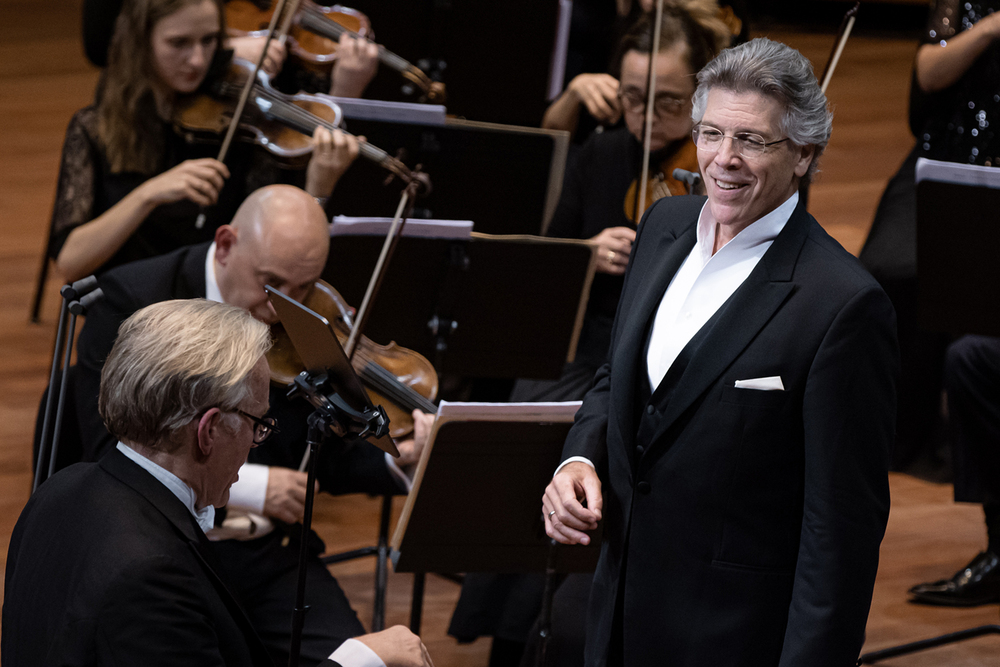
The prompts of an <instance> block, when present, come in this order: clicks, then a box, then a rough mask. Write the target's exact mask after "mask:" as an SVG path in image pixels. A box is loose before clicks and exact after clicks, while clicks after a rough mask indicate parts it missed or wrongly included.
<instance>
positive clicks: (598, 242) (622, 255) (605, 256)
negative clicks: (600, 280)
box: [590, 227, 635, 276]
mask: <svg viewBox="0 0 1000 667" xmlns="http://www.w3.org/2000/svg"><path fill="white" fill-rule="evenodd" d="M633 241H635V230H634V229H631V228H629V227H609V228H608V229H605V230H604V231H602V232H601V233H600V234H598V235H597V236H595V237H593V238H592V239H590V242H591V243H592V244H593V245H595V246H597V271H598V272H599V273H608V274H611V275H613V276H620V275H623V274H624V273H625V269H626V267H628V257H629V254H630V253H631V252H632V242H633Z"/></svg>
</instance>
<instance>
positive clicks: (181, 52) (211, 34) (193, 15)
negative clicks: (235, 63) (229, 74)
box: [150, 0, 220, 93]
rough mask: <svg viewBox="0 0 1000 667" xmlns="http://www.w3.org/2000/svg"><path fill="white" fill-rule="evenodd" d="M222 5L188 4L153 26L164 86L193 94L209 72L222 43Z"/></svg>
mask: <svg viewBox="0 0 1000 667" xmlns="http://www.w3.org/2000/svg"><path fill="white" fill-rule="evenodd" d="M219 30H220V20H219V8H218V7H217V6H216V4H215V2H213V0H202V2H200V3H194V4H189V5H185V6H184V7H182V8H180V9H178V10H177V11H176V12H174V13H173V14H170V15H168V16H165V17H163V18H162V19H160V20H159V21H157V22H156V25H154V26H153V30H152V33H151V34H150V49H151V52H152V56H153V69H154V71H155V73H156V77H157V79H159V81H158V83H159V84H160V86H161V87H162V88H164V89H165V90H167V91H170V92H174V93H193V92H194V91H195V90H197V89H198V86H200V85H201V82H202V81H203V80H204V79H205V75H206V74H207V73H208V66H209V65H210V64H211V62H212V57H213V56H214V55H215V49H216V47H217V46H218V38H219Z"/></svg>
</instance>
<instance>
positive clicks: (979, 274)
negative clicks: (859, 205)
mask: <svg viewBox="0 0 1000 667" xmlns="http://www.w3.org/2000/svg"><path fill="white" fill-rule="evenodd" d="M916 178H917V268H918V272H917V287H918V290H919V294H918V305H919V313H920V325H921V326H922V327H923V328H925V329H929V330H931V331H945V332H949V333H953V334H969V333H975V334H984V335H993V336H996V335H1000V298H998V297H997V292H996V290H995V289H986V290H981V289H969V286H970V285H988V286H994V285H997V284H1000V269H998V264H997V261H996V256H995V255H996V247H997V245H998V243H1000V229H998V228H997V225H996V213H995V212H996V211H997V210H998V209H1000V170H998V169H996V168H995V167H980V166H977V165H964V164H957V163H952V162H940V161H937V160H927V159H926V158H920V159H918V160H917V168H916ZM969 239H975V242H974V243H970V242H969ZM995 634H1000V624H992V625H981V626H978V627H975V628H969V629H967V630H960V631H958V632H951V633H948V634H945V635H941V636H938V637H932V638H930V639H923V640H920V641H916V642H910V643H907V644H901V645H899V646H893V647H890V648H885V649H881V650H878V651H871V652H869V653H865V654H863V655H862V656H861V657H860V658H858V664H859V665H865V664H872V663H875V662H879V661H881V660H887V659H889V658H894V657H896V656H900V655H909V654H910V653H916V652H918V651H924V650H926V649H929V648H935V647H937V646H944V645H946V644H953V643H955V642H959V641H964V640H966V639H972V638H974V637H982V636H983V635H995Z"/></svg>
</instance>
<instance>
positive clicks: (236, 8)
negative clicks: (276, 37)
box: [226, 0, 445, 104]
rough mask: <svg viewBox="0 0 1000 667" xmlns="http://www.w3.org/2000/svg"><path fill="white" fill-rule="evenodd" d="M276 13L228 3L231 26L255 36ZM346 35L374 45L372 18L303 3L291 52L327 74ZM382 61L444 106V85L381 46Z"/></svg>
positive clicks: (239, 1)
mask: <svg viewBox="0 0 1000 667" xmlns="http://www.w3.org/2000/svg"><path fill="white" fill-rule="evenodd" d="M273 13H274V8H273V6H272V5H271V4H270V3H268V5H267V8H266V9H261V8H260V6H259V5H258V4H256V3H254V2H252V1H251V0H230V2H228V3H226V23H227V25H228V26H229V27H230V28H233V29H235V30H239V31H244V32H246V33H248V34H251V35H257V34H258V31H260V30H262V29H263V28H266V27H267V25H268V22H269V21H270V20H271V17H272V15H273ZM344 34H347V35H350V36H351V37H354V38H355V39H362V40H365V41H372V40H371V23H370V21H369V20H368V17H367V16H365V15H364V14H362V13H361V12H359V11H357V10H356V9H351V8H350V7H342V6H341V5H334V6H332V7H323V6H321V5H318V4H316V3H315V2H313V1H312V0H300V2H299V6H298V10H297V11H296V13H295V16H294V18H293V19H292V25H291V29H290V33H289V42H290V45H289V52H290V53H291V54H292V55H294V56H296V57H297V58H299V59H300V60H301V61H302V62H303V63H305V64H306V65H307V66H310V67H312V68H313V69H324V70H327V69H329V68H330V67H332V65H333V63H334V61H335V60H336V59H337V46H338V42H339V40H340V37H341V35H344ZM378 60H379V62H380V63H381V64H383V65H385V66H386V67H389V68H390V69H393V70H395V71H397V72H399V73H400V74H401V75H402V76H403V77H404V78H405V79H406V80H407V81H409V82H410V83H412V84H413V85H415V86H417V88H419V89H420V90H421V91H422V92H423V94H424V97H425V98H426V99H427V101H429V102H435V103H437V104H443V103H444V100H445V88H444V84H443V83H441V82H439V81H433V80H431V78H430V77H429V76H427V74H425V73H424V72H423V70H421V69H420V68H418V67H416V66H415V65H413V64H411V63H410V62H409V61H407V60H406V59H404V58H402V57H400V56H398V55H396V54H395V53H393V52H392V51H390V50H389V49H387V48H385V47H384V46H382V45H381V44H379V45H378Z"/></svg>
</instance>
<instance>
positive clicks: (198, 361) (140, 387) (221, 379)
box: [98, 299, 271, 452]
mask: <svg viewBox="0 0 1000 667" xmlns="http://www.w3.org/2000/svg"><path fill="white" fill-rule="evenodd" d="M270 347H271V334H270V330H269V329H268V327H267V325H266V324H263V323H262V322H258V321H257V320H255V319H254V318H253V317H251V315H250V313H248V312H247V311H245V310H243V309H242V308H237V307H235V306H230V305H227V304H223V303H216V302H213V301H207V300H205V299H186V300H175V301H163V302H161V303H156V304H153V305H151V306H147V307H146V308H143V309H142V310H140V311H138V312H136V313H135V314H134V315H132V316H131V317H130V318H128V319H127V320H125V322H123V323H122V325H121V328H120V329H119V330H118V339H117V340H116V341H115V345H114V347H113V348H112V350H111V354H109V355H108V360H107V362H105V364H104V370H103V372H102V373H101V392H100V399H99V402H98V409H99V411H100V414H101V418H103V419H104V423H105V424H107V427H108V430H109V431H110V432H111V433H112V434H113V435H114V436H115V437H116V438H118V439H119V440H122V441H126V442H130V443H136V444H141V445H144V446H147V447H151V448H154V449H160V450H162V451H166V452H171V451H173V450H175V449H176V448H177V446H178V445H179V444H180V442H179V440H178V439H176V438H175V437H174V436H175V434H176V433H177V432H178V431H179V430H180V429H181V428H182V427H184V426H185V425H186V424H188V423H189V422H190V421H191V420H192V419H194V418H195V417H196V416H198V415H199V414H201V413H203V412H205V411H206V410H208V409H210V408H213V407H218V408H220V409H222V410H224V411H231V410H234V409H236V408H237V407H238V406H239V405H240V404H241V403H242V402H243V401H245V400H246V399H247V398H248V397H250V395H251V387H250V383H249V378H250V371H251V370H252V369H253V367H254V366H255V365H256V363H257V361H258V360H259V359H260V358H261V356H263V355H264V354H265V353H266V352H267V350H268V349H269V348H270Z"/></svg>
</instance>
